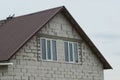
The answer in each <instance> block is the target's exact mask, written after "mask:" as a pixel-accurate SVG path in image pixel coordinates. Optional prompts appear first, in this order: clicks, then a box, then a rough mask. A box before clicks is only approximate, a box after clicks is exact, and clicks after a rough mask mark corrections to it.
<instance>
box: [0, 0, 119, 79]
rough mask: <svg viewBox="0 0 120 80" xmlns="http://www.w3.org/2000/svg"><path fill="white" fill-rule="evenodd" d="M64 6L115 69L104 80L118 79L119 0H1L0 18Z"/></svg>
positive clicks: (109, 71)
mask: <svg viewBox="0 0 120 80" xmlns="http://www.w3.org/2000/svg"><path fill="white" fill-rule="evenodd" d="M63 5H64V6H65V7H66V8H67V9H68V10H69V12H70V13H71V14H72V16H73V17H74V18H75V20H76V21H77V22H78V23H79V24H80V26H81V27H82V29H83V30H84V31H85V32H86V33H87V35H88V36H89V37H90V39H91V40H92V41H93V42H94V44H95V45H96V46H97V48H98V49H99V50H100V51H101V52H102V54H103V55H104V56H105V58H106V59H107V60H108V62H109V63H110V64H111V65H112V67H113V68H114V69H113V70H107V71H105V80H120V78H119V76H120V49H119V48H120V42H119V41H120V31H119V30H120V0H0V10H1V11H0V19H5V18H6V17H8V16H9V15H10V14H15V16H20V15H25V14H29V13H34V12H38V11H41V10H44V9H49V8H53V7H56V6H63Z"/></svg>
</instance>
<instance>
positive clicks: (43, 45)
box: [41, 39, 46, 59]
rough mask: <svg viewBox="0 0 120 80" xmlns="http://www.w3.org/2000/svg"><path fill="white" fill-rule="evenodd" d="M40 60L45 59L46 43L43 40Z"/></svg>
mask: <svg viewBox="0 0 120 80" xmlns="http://www.w3.org/2000/svg"><path fill="white" fill-rule="evenodd" d="M41 49H42V59H46V42H45V39H41Z"/></svg>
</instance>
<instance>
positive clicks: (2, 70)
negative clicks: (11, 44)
mask: <svg viewBox="0 0 120 80" xmlns="http://www.w3.org/2000/svg"><path fill="white" fill-rule="evenodd" d="M40 37H48V38H54V39H56V42H57V54H58V55H57V57H58V60H57V62H51V61H42V60H41V50H40ZM65 40H70V41H77V42H78V43H79V44H78V46H79V47H78V48H79V49H78V51H79V63H66V62H65V59H64V49H63V48H64V44H63V43H64V41H65ZM10 62H13V66H8V67H5V66H1V67H0V80H103V66H102V64H101V63H100V61H99V60H98V59H97V58H96V56H95V55H94V54H93V53H92V51H91V50H90V48H89V47H88V46H87V45H86V44H85V43H84V41H82V38H81V37H80V36H79V35H78V34H77V32H76V31H75V29H74V28H73V27H72V26H71V25H70V23H69V22H68V21H67V20H66V18H65V17H64V16H63V15H61V14H57V15H56V16H55V17H54V18H53V19H52V20H51V21H50V22H49V23H48V24H46V26H45V27H43V28H42V29H41V31H39V33H38V34H37V35H35V36H34V37H33V38H32V39H31V40H30V41H28V42H27V43H26V44H25V45H24V47H23V48H21V49H20V50H19V51H18V52H17V54H16V55H15V56H13V58H12V59H11V60H10Z"/></svg>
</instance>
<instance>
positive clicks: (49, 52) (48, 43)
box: [47, 40, 51, 59]
mask: <svg viewBox="0 0 120 80" xmlns="http://www.w3.org/2000/svg"><path fill="white" fill-rule="evenodd" d="M47 55H48V59H51V43H50V40H47Z"/></svg>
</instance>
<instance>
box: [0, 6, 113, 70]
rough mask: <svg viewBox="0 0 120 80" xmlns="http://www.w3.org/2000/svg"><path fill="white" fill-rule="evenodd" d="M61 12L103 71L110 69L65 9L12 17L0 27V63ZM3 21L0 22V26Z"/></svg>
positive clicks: (58, 8) (9, 57) (60, 8)
mask: <svg viewBox="0 0 120 80" xmlns="http://www.w3.org/2000/svg"><path fill="white" fill-rule="evenodd" d="M59 12H61V13H62V14H63V15H65V16H66V18H67V19H68V20H69V22H70V23H71V24H72V25H73V26H74V27H75V29H76V30H77V32H78V33H79V35H80V36H81V37H82V39H83V40H84V41H85V42H86V43H87V44H88V46H89V47H90V48H91V50H92V51H93V53H94V54H95V55H96V56H97V57H98V59H99V60H100V61H101V63H102V64H103V67H104V69H112V67H111V65H110V64H109V63H108V62H107V61H106V59H105V58H104V57H103V55H102V54H101V53H100V51H99V50H98V49H97V48H96V46H95V45H94V44H93V42H92V41H91V40H90V39H89V37H88V36H87V35H86V34H85V32H84V31H83V30H82V29H81V27H80V26H79V24H78V23H77V22H76V21H75V20H74V19H73V17H72V16H71V14H70V13H69V12H68V11H67V9H66V8H65V7H64V6H62V7H57V8H53V9H49V10H45V11H41V12H37V13H34V14H29V15H24V16H20V17H14V18H13V19H11V20H9V21H6V23H4V24H2V25H0V61H8V60H9V59H11V57H12V56H13V55H14V54H16V52H17V51H18V50H19V49H20V48H21V47H22V46H24V44H25V43H26V42H27V41H28V40H30V39H31V38H32V37H33V36H34V35H35V34H36V33H37V32H38V31H39V30H40V29H41V28H42V27H43V26H44V25H45V24H47V22H48V21H50V20H51V19H52V18H53V17H54V16H55V15H56V14H57V13H59ZM3 22H4V21H0V24H1V23H3Z"/></svg>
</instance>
